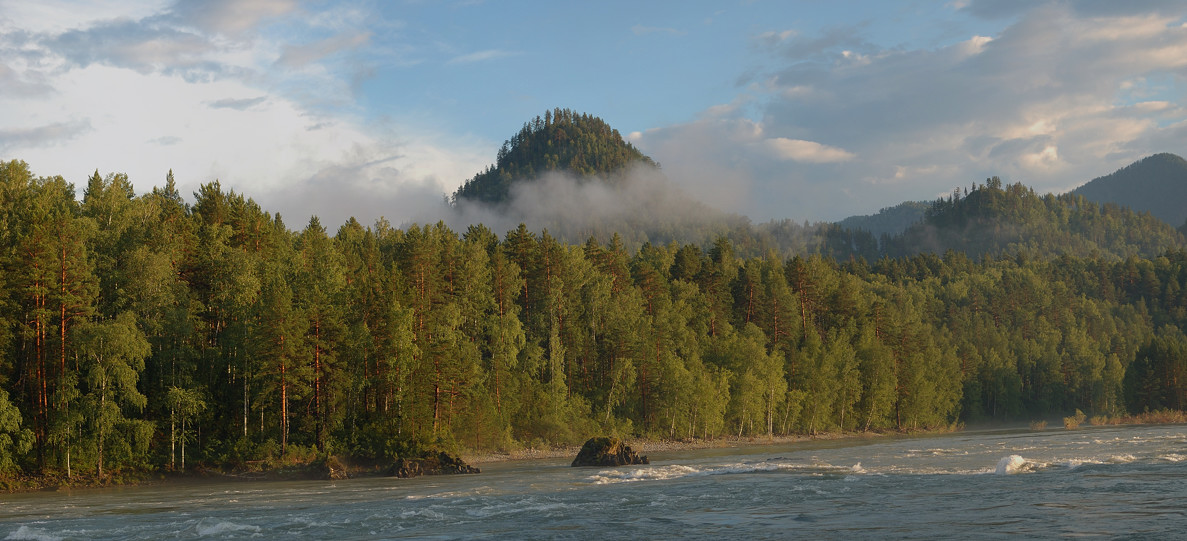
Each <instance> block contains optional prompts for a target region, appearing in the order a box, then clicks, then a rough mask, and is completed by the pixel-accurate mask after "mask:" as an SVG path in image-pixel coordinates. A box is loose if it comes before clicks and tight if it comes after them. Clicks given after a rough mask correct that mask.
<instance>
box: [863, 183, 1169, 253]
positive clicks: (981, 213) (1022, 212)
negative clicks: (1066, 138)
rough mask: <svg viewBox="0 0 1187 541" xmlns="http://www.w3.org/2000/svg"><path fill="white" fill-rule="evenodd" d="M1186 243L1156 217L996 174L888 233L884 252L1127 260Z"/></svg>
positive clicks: (941, 200) (959, 191)
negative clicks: (913, 222)
mask: <svg viewBox="0 0 1187 541" xmlns="http://www.w3.org/2000/svg"><path fill="white" fill-rule="evenodd" d="M1178 201H1182V199H1179V200H1178ZM1183 246H1184V238H1183V235H1182V234H1181V233H1180V232H1179V231H1177V230H1175V228H1174V227H1172V226H1170V225H1168V224H1167V223H1165V222H1162V221H1161V220H1158V219H1156V218H1154V217H1153V216H1151V215H1150V214H1147V213H1138V212H1135V211H1133V210H1131V209H1129V208H1126V207H1122V206H1119V205H1116V204H1113V203H1105V204H1097V203H1095V202H1093V201H1090V200H1088V199H1087V198H1086V197H1084V196H1082V195H1079V194H1076V193H1074V192H1073V193H1067V194H1062V195H1053V194H1046V195H1042V196H1040V195H1038V194H1036V193H1035V191H1034V190H1033V189H1031V188H1028V187H1026V186H1024V185H1022V184H1020V183H1019V184H1011V185H1003V184H1002V181H1001V179H999V178H998V177H993V178H990V179H987V180H986V181H985V184H981V185H978V184H976V183H974V184H973V185H972V187H971V188H958V189H956V190H954V191H953V193H952V195H951V196H949V197H946V198H940V199H939V200H937V201H935V202H934V203H932V205H931V207H929V208H928V209H927V211H926V213H925V214H924V219H923V221H922V222H920V223H918V224H916V225H913V226H911V227H910V228H908V229H907V230H906V231H904V232H903V234H902V235H899V236H896V237H893V238H885V239H884V242H883V252H884V253H885V254H886V255H889V256H891V257H897V256H905V255H912V254H916V253H920V252H935V253H943V252H945V251H947V250H955V251H958V252H965V253H966V254H968V255H969V256H972V257H976V256H983V255H1002V254H1020V253H1023V254H1029V255H1031V256H1034V257H1057V256H1062V255H1070V256H1077V257H1086V256H1093V257H1099V256H1103V255H1108V256H1110V257H1113V258H1119V259H1124V258H1126V257H1129V256H1136V255H1141V256H1146V257H1155V256H1157V255H1159V254H1161V253H1163V252H1165V251H1166V250H1171V249H1180V248H1182V247H1183Z"/></svg>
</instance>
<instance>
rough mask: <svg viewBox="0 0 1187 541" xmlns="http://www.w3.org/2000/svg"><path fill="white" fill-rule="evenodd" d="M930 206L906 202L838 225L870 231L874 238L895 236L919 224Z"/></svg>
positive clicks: (922, 203)
mask: <svg viewBox="0 0 1187 541" xmlns="http://www.w3.org/2000/svg"><path fill="white" fill-rule="evenodd" d="M930 206H931V203H928V202H927V201H904V202H902V203H899V204H897V205H895V206H893V207H886V208H884V209H882V210H879V211H878V212H877V213H876V214H868V215H864V216H850V217H848V218H845V219H844V220H841V221H839V222H837V225H839V226H841V227H843V228H845V229H860V230H862V231H868V232H869V233H870V234H871V235H873V236H874V238H881V237H882V236H883V235H889V236H894V235H898V234H900V233H902V232H903V231H906V230H907V228H908V227H911V226H912V225H914V224H916V223H919V221H920V220H922V219H923V215H924V213H926V212H927V209H928V207H930Z"/></svg>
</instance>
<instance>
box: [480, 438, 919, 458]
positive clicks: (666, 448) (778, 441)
mask: <svg viewBox="0 0 1187 541" xmlns="http://www.w3.org/2000/svg"><path fill="white" fill-rule="evenodd" d="M923 433H924V432H918V434H923ZM903 434H905V433H903V432H893V431H892V432H873V431H870V432H844V433H841V432H826V433H820V434H817V435H815V436H806V435H793V436H771V437H766V436H758V437H736V436H725V437H721V438H712V439H690V440H653V439H645V438H639V439H630V438H624V439H623V441H624V442H625V443H626V444H627V445H629V446H630V447H631V450H633V451H635V452H637V453H639V454H641V455H646V454H647V453H660V452H678V451H692V450H696V449H724V448H731V447H752V446H767V445H783V444H792V443H801V442H807V441H819V440H838V439H857V438H878V437H884V436H889V435H903ZM580 450H581V446H580V445H563V446H555V447H549V448H545V449H540V448H525V449H518V450H512V451H500V452H480V453H475V452H462V453H461V457H462V459H463V460H465V461H466V462H468V463H470V464H476V465H478V464H491V463H498V462H509V461H518V460H538V459H548V458H573V457H575V456H577V452H578V451H580Z"/></svg>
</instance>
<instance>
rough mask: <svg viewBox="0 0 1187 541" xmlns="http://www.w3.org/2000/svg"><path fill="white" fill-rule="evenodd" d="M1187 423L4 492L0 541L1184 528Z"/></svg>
mask: <svg viewBox="0 0 1187 541" xmlns="http://www.w3.org/2000/svg"><path fill="white" fill-rule="evenodd" d="M1185 459H1187V427H1184V426H1132V427H1089V428H1085V429H1082V430H1074V431H1068V430H1063V429H1057V430H1047V431H1043V432H1030V431H1004V430H1003V431H984V432H963V433H955V434H947V435H941V436H930V437H919V438H869V439H849V440H832V441H814V442H805V443H796V444H787V445H772V446H752V447H739V448H727V449H704V450H696V451H681V452H669V453H653V454H652V456H651V461H652V463H651V465H648V466H630V467H623V468H601V469H599V468H570V467H569V466H568V461H567V460H532V461H519V462H506V463H499V464H487V465H485V466H484V467H483V473H482V474H480V475H466V476H447V477H426V478H419V479H389V478H371V479H354V480H348V481H336V482H331V481H324V482H222V483H204V484H202V483H196V484H178V485H169V486H155V487H134V488H123V489H109V490H108V489H104V490H80V491H58V492H42V493H30V494H15V495H0V539H160V538H170V539H199V538H209V539H257V538H258V539H335V540H345V539H369V538H417V539H424V538H432V539H455V538H480V539H487V538H512V539H589V538H594V537H603V536H606V535H611V536H613V537H615V538H624V539H648V538H690V537H691V538H722V537H728V538H738V537H746V538H752V539H767V538H791V537H801V536H804V537H808V538H843V539H853V538H857V539H863V538H879V539H884V538H927V539H934V538H952V537H999V536H1000V537H1007V536H1009V537H1018V536H1022V537H1026V538H1035V537H1044V538H1050V537H1080V536H1104V537H1110V538H1114V537H1132V538H1139V539H1145V538H1152V539H1168V538H1185V537H1187V461H1185Z"/></svg>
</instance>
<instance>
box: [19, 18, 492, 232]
mask: <svg viewBox="0 0 1187 541" xmlns="http://www.w3.org/2000/svg"><path fill="white" fill-rule="evenodd" d="M0 1H2V0H0ZM0 7H7V5H4V6H0ZM83 7H84V8H89V7H90V5H89V4H88V5H87V6H83ZM151 7H153V8H155V10H148V11H147V12H145V11H144V10H140V11H136V10H129V11H124V12H118V11H115V12H112V13H113V14H115V15H117V16H118V17H117V18H114V19H113V18H109V17H96V16H93V14H92V15H85V16H84V15H80V16H78V17H76V18H75V19H73V20H74V21H76V24H71V25H69V26H68V27H64V28H63V27H59V26H55V25H52V24H45V23H39V22H38V21H35V20H30V21H28V23H29V28H36V29H38V30H37V31H36V32H33V31H30V30H22V31H19V32H10V33H7V34H5V33H0V58H5V59H6V60H5V61H4V63H2V64H0V84H3V85H4V88H5V90H6V91H4V92H0V110H3V111H5V114H4V115H2V116H0V152H3V153H4V158H6V159H11V158H18V159H22V160H25V161H27V162H29V164H30V166H31V167H32V168H33V169H34V171H35V172H36V173H37V174H43V175H52V174H61V175H63V176H65V177H66V178H67V180H70V181H73V182H75V183H76V184H77V183H80V182H83V181H84V179H85V176H86V175H88V174H89V173H90V172H92V171H94V170H96V169H97V170H99V171H101V172H103V173H107V172H125V173H128V175H129V178H130V180H131V181H132V182H133V185H134V186H135V187H136V189H137V190H138V191H140V192H145V191H148V190H149V189H151V188H152V187H153V186H154V185H159V184H160V183H161V182H163V180H164V177H165V174H166V172H167V171H169V170H171V169H172V170H173V171H174V172H175V174H176V178H177V180H178V183H179V189H180V190H181V192H182V193H183V194H184V195H187V196H188V195H189V194H190V193H191V192H193V191H195V190H196V189H197V188H198V186H199V185H200V184H201V183H205V182H209V181H213V180H216V179H218V180H220V181H221V184H222V186H223V189H227V190H229V189H234V190H235V191H237V192H239V193H243V194H245V195H247V196H249V197H252V198H254V199H256V200H257V201H259V202H260V203H261V205H262V206H264V208H266V209H267V210H271V211H278V212H282V213H283V214H284V215H285V216H287V217H289V218H290V219H291V218H294V217H296V218H298V220H297V221H298V223H296V224H290V226H299V225H300V223H302V222H303V221H304V220H306V219H308V216H310V215H312V214H319V215H321V216H322V217H323V218H324V220H323V221H324V223H326V224H327V225H330V226H334V225H335V224H336V223H341V221H343V220H345V219H346V218H347V217H349V216H350V215H356V216H358V217H359V218H360V219H361V220H363V221H365V222H369V221H370V220H372V219H374V218H377V217H379V216H380V215H386V216H387V217H388V218H389V219H391V220H392V221H393V222H397V223H398V222H399V221H401V220H403V219H406V218H407V217H410V216H413V215H414V211H415V210H416V209H415V208H412V207H416V206H418V205H423V203H424V202H425V201H428V200H435V201H439V200H440V198H441V195H442V194H444V193H446V192H449V191H452V190H453V189H455V188H456V187H457V185H458V184H459V183H460V182H462V181H463V180H464V179H465V178H467V177H469V176H471V175H473V173H474V172H475V171H478V170H479V169H480V168H481V167H482V166H483V165H485V164H486V163H487V162H488V161H489V160H490V156H487V155H486V154H489V152H490V149H491V148H495V145H494V144H491V143H489V142H485V141H474V140H472V139H471V138H459V139H458V140H451V141H448V143H447V142H446V141H445V139H443V138H442V137H441V136H439V135H436V134H435V133H434V132H433V131H432V130H429V129H423V128H421V127H419V126H413V125H407V124H397V123H395V122H394V121H393V120H391V119H386V118H367V117H364V116H363V115H361V114H359V113H358V108H357V107H355V106H354V105H353V104H352V103H351V101H350V100H351V95H350V93H349V92H345V91H344V89H346V88H348V87H349V85H351V84H352V81H351V80H350V79H349V74H348V75H347V76H346V78H345V79H344V78H343V76H341V75H337V74H335V72H334V71H335V70H334V69H332V68H333V66H328V65H325V64H323V62H324V61H325V60H326V59H327V58H329V57H334V58H335V59H336V60H337V59H338V57H336V56H334V55H336V54H338V53H341V52H349V51H351V50H353V49H355V48H357V47H359V46H361V45H364V44H366V43H367V41H368V39H369V34H368V33H367V32H359V31H352V30H351V29H350V28H346V27H344V26H342V25H344V24H346V23H348V22H349V20H350V18H349V17H346V18H344V17H341V16H336V17H325V16H316V15H313V16H310V14H308V13H306V12H304V11H303V8H300V7H298V6H297V4H296V3H295V2H288V1H265V2H238V1H230V0H227V1H221V0H220V1H217V2H191V1H182V2H179V3H177V4H175V5H172V6H169V5H161V4H154V5H153V6H151ZM62 9H63V8H62V6H58V5H55V4H49V5H47V7H45V8H44V9H40V10H25V11H21V12H20V13H22V14H28V15H30V16H37V17H53V16H56V14H57V13H58V12H60V11H61V10H62ZM329 9H334V7H333V6H330V7H329ZM84 11H85V10H84ZM92 11H98V10H97V9H96V10H92ZM0 13H3V10H0ZM294 15H301V17H299V18H295V19H294V18H292V16H294ZM286 17H288V19H286ZM352 17H353V16H352ZM306 18H308V19H311V20H314V21H315V24H317V25H319V26H318V31H317V32H315V33H313V34H312V35H314V36H317V35H321V36H325V35H326V34H325V30H326V29H330V31H331V32H332V34H331V35H330V37H328V38H322V39H317V38H313V39H310V38H304V39H305V41H290V42H286V41H283V40H279V41H278V40H275V39H263V38H261V37H259V36H260V35H261V34H262V33H271V34H276V35H284V36H287V37H288V39H297V37H298V36H308V35H311V34H309V33H301V32H298V31H303V30H305V27H303V26H302V25H304V24H305V20H306ZM8 23H11V21H7V20H6V21H5V24H8ZM22 24H24V23H22ZM270 25H279V26H277V27H275V28H274V27H272V26H270ZM286 25H287V26H286ZM331 27H332V28H331ZM39 89H52V91H53V94H52V96H50V97H52V99H47V95H46V93H45V92H37V90H39ZM18 90H19V91H18ZM327 104H330V105H331V107H327V106H326V105H327ZM479 148H480V149H481V150H482V152H481V155H480V153H479V152H478V151H477V150H476V149H479ZM426 194H434V195H433V196H432V197H428V196H427V195H426ZM298 195H300V197H297V196H298ZM410 205H411V206H410Z"/></svg>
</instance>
